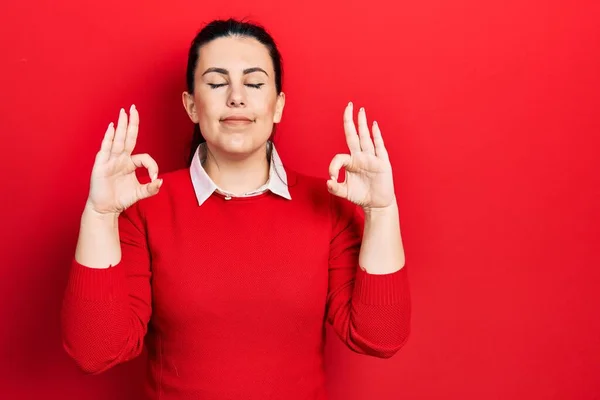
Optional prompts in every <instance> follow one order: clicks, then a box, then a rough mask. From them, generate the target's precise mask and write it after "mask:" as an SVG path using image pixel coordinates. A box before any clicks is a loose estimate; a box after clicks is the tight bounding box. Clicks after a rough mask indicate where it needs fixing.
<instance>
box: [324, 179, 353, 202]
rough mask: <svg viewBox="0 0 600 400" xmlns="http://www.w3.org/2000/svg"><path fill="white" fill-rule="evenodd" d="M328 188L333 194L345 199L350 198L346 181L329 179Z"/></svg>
mask: <svg viewBox="0 0 600 400" xmlns="http://www.w3.org/2000/svg"><path fill="white" fill-rule="evenodd" d="M327 189H328V190H329V193H331V194H334V195H336V196H339V197H342V198H344V199H346V198H348V185H346V184H345V183H339V182H336V181H334V180H331V179H329V180H328V181H327Z"/></svg>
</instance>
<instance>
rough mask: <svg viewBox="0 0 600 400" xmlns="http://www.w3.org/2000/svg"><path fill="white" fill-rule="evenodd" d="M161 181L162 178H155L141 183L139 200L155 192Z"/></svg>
mask: <svg viewBox="0 0 600 400" xmlns="http://www.w3.org/2000/svg"><path fill="white" fill-rule="evenodd" d="M162 183H163V180H162V179H157V180H155V181H152V182H150V183H146V184H145V185H142V187H141V189H140V200H143V199H146V198H148V197H151V196H154V195H155V194H157V193H158V191H159V189H160V187H161V186H162Z"/></svg>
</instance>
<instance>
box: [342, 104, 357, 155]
mask: <svg viewBox="0 0 600 400" xmlns="http://www.w3.org/2000/svg"><path fill="white" fill-rule="evenodd" d="M352 110H353V105H352V102H350V103H348V105H347V106H346V109H345V110H344V132H345V133H346V144H347V145H348V150H350V154H354V153H358V152H360V141H359V140H358V134H357V133H356V127H355V126H354V120H353V114H352V112H353V111H352Z"/></svg>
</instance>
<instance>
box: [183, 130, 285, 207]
mask: <svg viewBox="0 0 600 400" xmlns="http://www.w3.org/2000/svg"><path fill="white" fill-rule="evenodd" d="M267 146H269V148H270V149H271V161H270V163H269V164H270V168H269V179H268V181H267V183H266V184H264V185H263V186H262V187H260V188H258V189H257V190H253V191H251V192H249V193H244V194H243V195H242V196H239V195H234V194H233V193H228V192H226V191H225V190H222V189H221V188H219V187H218V186H217V185H216V184H215V183H214V182H213V180H212V179H211V178H210V177H209V176H208V174H207V173H206V171H205V170H204V168H203V167H202V163H203V161H204V160H205V159H206V153H207V147H206V143H201V144H200V145H199V146H198V148H197V149H196V153H195V154H194V158H193V159H192V163H191V165H190V175H191V177H192V185H193V187H194V192H195V193H196V199H197V200H198V205H202V204H203V203H204V202H205V201H206V199H208V198H209V197H210V196H211V195H212V194H213V192H215V191H217V192H219V193H222V194H224V195H226V196H229V197H246V196H252V195H256V194H259V193H262V192H263V191H266V190H270V191H271V192H273V193H274V194H277V195H279V196H281V197H283V198H285V199H288V200H291V199H292V197H291V196H290V192H289V190H288V186H287V175H286V173H285V168H284V167H283V164H282V162H281V159H280V157H279V154H278V153H277V150H276V149H275V145H274V144H273V143H272V142H271V141H269V142H268V143H267Z"/></svg>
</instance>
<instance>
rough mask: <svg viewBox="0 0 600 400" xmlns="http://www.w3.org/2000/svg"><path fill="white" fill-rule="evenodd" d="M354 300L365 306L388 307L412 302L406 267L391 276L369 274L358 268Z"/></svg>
mask: <svg viewBox="0 0 600 400" xmlns="http://www.w3.org/2000/svg"><path fill="white" fill-rule="evenodd" d="M353 298H354V299H356V300H358V301H359V302H360V303H363V304H370V305H388V304H399V303H405V302H407V301H410V292H409V285H408V274H407V271H406V266H404V267H402V268H401V269H400V270H398V271H396V272H392V273H390V274H384V275H379V274H369V273H368V272H366V271H364V270H363V269H362V268H360V267H358V268H357V272H356V279H355V282H354V296H353Z"/></svg>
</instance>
